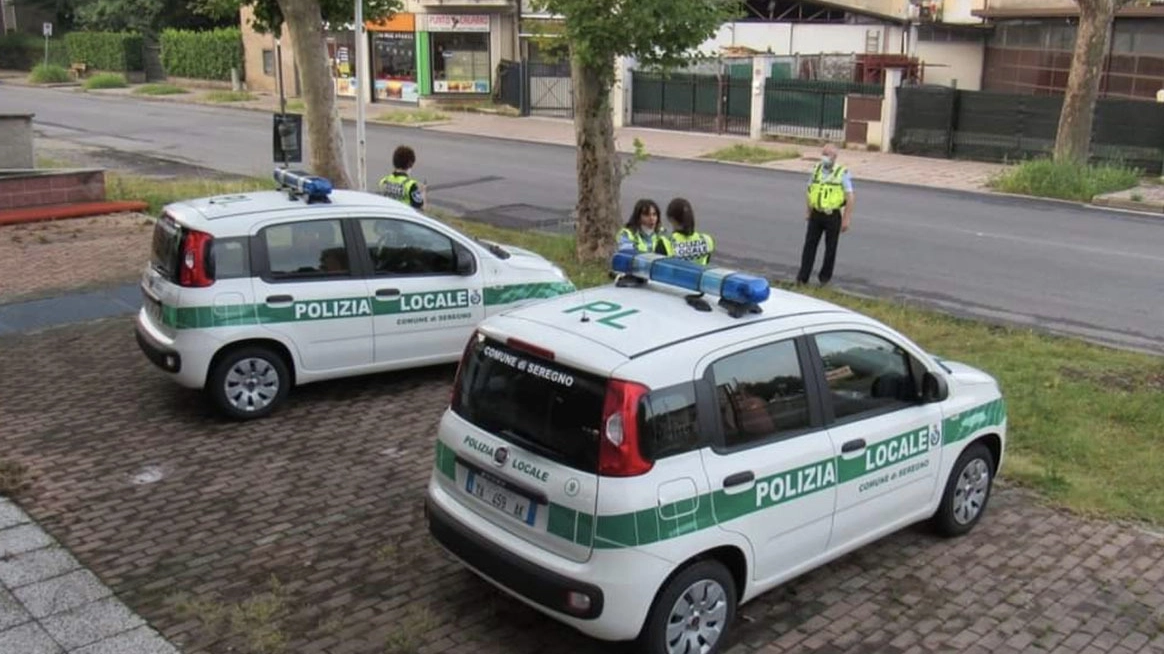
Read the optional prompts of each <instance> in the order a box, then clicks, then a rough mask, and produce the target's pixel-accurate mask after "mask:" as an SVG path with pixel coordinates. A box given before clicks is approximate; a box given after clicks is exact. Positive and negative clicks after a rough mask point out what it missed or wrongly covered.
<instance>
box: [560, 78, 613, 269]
mask: <svg viewBox="0 0 1164 654" xmlns="http://www.w3.org/2000/svg"><path fill="white" fill-rule="evenodd" d="M570 67H571V69H572V70H571V73H572V75H573V77H574V132H575V137H576V141H577V144H578V206H577V217H578V228H577V230H576V234H577V237H576V251H577V254H578V259H579V261H594V260H600V259H605V258H607V257H609V256H610V255H611V253H612V252H613V251H614V243H615V234H616V233H617V232H618V228H619V225H620V223H621V222H622V221H621V220H620V217H619V187H620V186H621V179H620V177H619V174H618V171H619V157H618V151H617V150H615V147H614V119H613V117H612V116H611V109H610V87H611V85H612V84H613V83H614V62H613V60H612V61H611V62H609V63H605V64H603V65H601V66H593V65H590V64H588V63H585V62H582V61H579V60H578V58H577V57H572V58H571V62H570Z"/></svg>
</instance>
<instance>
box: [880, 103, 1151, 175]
mask: <svg viewBox="0 0 1164 654" xmlns="http://www.w3.org/2000/svg"><path fill="white" fill-rule="evenodd" d="M1062 107H1063V98H1062V97H1061V96H1036V95H1017V94H1007V93H995V92H989V91H956V90H954V89H948V88H943V87H924V86H923V87H902V88H900V89H898V106H897V128H896V134H895V135H894V139H893V149H894V151H896V152H900V153H902V154H916V155H922V156H930V157H947V158H964V159H975V160H980V161H1019V160H1023V159H1031V158H1035V157H1040V156H1049V155H1050V154H1051V153H1052V152H1053V150H1054V147H1055V134H1056V131H1057V130H1058V126H1059V113H1060V111H1061V110H1062ZM1091 158H1092V160H1094V161H1109V162H1115V163H1121V164H1126V165H1129V166H1134V167H1137V168H1140V169H1142V170H1144V171H1145V172H1147V173H1152V174H1156V173H1159V172H1160V171H1161V168H1162V166H1161V163H1162V161H1164V105H1161V104H1159V103H1155V102H1143V101H1139V100H1115V99H1107V98H1101V99H1099V100H1098V101H1097V102H1096V107H1095V122H1094V125H1093V127H1092V133H1091Z"/></svg>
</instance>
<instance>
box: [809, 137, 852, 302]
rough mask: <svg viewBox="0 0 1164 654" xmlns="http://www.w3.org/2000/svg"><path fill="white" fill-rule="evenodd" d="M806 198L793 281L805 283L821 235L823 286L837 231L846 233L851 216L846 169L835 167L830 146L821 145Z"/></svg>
mask: <svg viewBox="0 0 1164 654" xmlns="http://www.w3.org/2000/svg"><path fill="white" fill-rule="evenodd" d="M807 198H808V208H807V211H806V213H805V220H806V221H808V231H807V233H805V235H804V251H803V252H802V253H801V255H800V271H799V272H798V273H797V275H796V281H797V283H800V284H807V283H808V278H809V277H811V276H812V267H813V265H814V264H815V263H816V250H817V247H818V246H819V245H820V237H821V234H824V235H825V255H824V262H823V263H822V264H821V267H820V274H819V275H818V279H820V283H821V285H822V286H823V285H825V284H828V283H829V280H830V279H832V277H833V264H835V263H836V259H837V241H838V240H839V239H840V237H841V232H847V231H849V220H850V219H851V218H852V216H853V180H852V178H850V176H849V169H848V168H845V167H844V166H839V165H837V147H836V146H835V145H833V144H832V143H829V144H827V145H825V146H824V150H823V151H822V153H821V160H820V163H818V164H817V165H816V168H814V169H813V171H812V179H811V181H810V182H809V184H808V194H807Z"/></svg>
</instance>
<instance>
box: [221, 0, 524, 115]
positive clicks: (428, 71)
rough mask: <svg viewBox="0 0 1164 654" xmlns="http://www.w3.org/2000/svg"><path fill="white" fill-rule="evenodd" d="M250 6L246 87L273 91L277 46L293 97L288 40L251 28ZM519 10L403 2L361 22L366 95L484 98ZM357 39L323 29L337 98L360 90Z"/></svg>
mask: <svg viewBox="0 0 1164 654" xmlns="http://www.w3.org/2000/svg"><path fill="white" fill-rule="evenodd" d="M249 11H250V10H249V9H247V8H245V7H244V8H243V10H242V13H241V18H242V29H243V49H244V53H245V54H244V56H245V58H246V79H247V85H248V87H249V88H251V89H252V90H256V91H264V92H274V91H276V90H277V80H276V72H277V68H276V65H275V60H276V58H277V55H276V50H280V49H281V50H282V56H283V60H284V61H283V67H284V69H283V74H284V80H285V88H286V92H287V94H288V96H290V97H294V96H296V95H299V92H300V86H299V84H298V76H297V71H296V68H295V65H294V56H293V55H292V54H291V48H290V47H289V45H290V43H289V40H288V38H287V37H284V38H283V39H282V41H281V43H280V44H276V42H275V39H274V37H273V36H271V35H264V34H259V33H257V32H255V30H254V29H253V28H252V27H251V26H250V16H251V14H250V13H249ZM518 12H519V8H518V6H517V4H516V3H515V2H513V1H511V0H407V1H406V2H405V5H404V10H403V11H401V12H400V13H397V14H395V15H393V16H391V17H389V18H387V19H383V20H379V21H368V22H366V23H365V26H364V34H363V36H364V38H366V39H367V43H366V45H367V52H368V66H369V68H370V70H369V71H368V72H369V74H368V75H366V76H365V77H366V79H368V80H369V81H368V88H367V93H368V97H370V98H371V99H372V101H374V102H401V103H412V104H415V103H419V102H422V101H426V100H431V101H440V100H449V99H463V98H487V97H489V96H490V95H492V93H493V91H494V85H495V84H496V79H495V71H496V70H497V67H498V65H499V64H500V63H501V61H502V60H506V59H510V60H512V59H516V58H517V51H518V36H517V24H518ZM357 38H360V37H359V35H358V33H357V31H356V30H355V29H354V28H353V27H352V26H351V25H341V26H334V27H331V28H330V29H328V31H327V37H326V40H327V53H328V58H329V61H330V64H331V70H332V78H333V80H334V83H335V90H336V94H337V95H338V96H339V97H348V98H353V99H354V98H355V97H356V96H357V93H358V90H359V83H360V82H359V75H358V74H357V72H358V71H357V62H356V39H357ZM277 45H280V46H281V47H277Z"/></svg>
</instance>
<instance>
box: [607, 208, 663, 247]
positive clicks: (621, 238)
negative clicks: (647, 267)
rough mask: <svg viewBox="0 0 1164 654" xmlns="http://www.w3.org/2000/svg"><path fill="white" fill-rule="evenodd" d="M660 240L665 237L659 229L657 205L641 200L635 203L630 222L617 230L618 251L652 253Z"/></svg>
mask: <svg viewBox="0 0 1164 654" xmlns="http://www.w3.org/2000/svg"><path fill="white" fill-rule="evenodd" d="M662 238H666V237H665V236H663V234H662V233H661V230H660V229H659V205H657V204H655V201H654V200H647V199H643V200H639V201H638V202H636V203H635V208H634V211H633V212H631V217H630V220H628V221H626V225H625V226H623V228H622V229H620V230H618V249H619V250H634V251H635V252H654V251H655V247H656V246H658V244H659V239H662Z"/></svg>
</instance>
